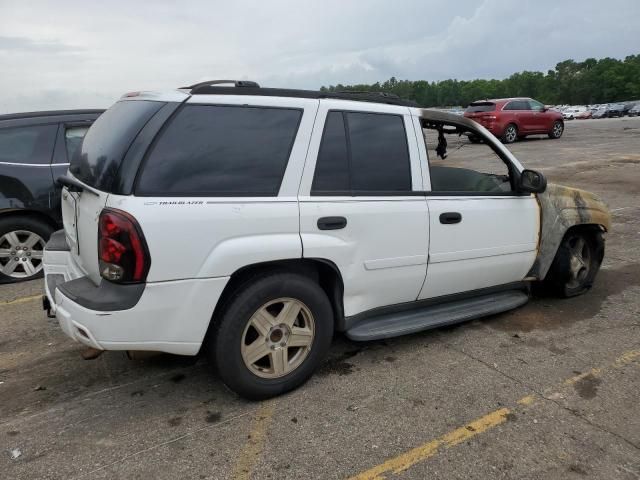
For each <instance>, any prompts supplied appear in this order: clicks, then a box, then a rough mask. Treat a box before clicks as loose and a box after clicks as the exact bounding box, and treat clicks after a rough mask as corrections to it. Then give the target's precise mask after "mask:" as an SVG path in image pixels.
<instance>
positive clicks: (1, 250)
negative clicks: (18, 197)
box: [0, 217, 53, 283]
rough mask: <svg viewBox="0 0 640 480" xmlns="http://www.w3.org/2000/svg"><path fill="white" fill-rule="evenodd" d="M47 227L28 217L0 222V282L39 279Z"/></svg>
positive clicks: (50, 231) (11, 218) (4, 219)
mask: <svg viewBox="0 0 640 480" xmlns="http://www.w3.org/2000/svg"><path fill="white" fill-rule="evenodd" d="M52 233H53V228H51V226H50V225H48V224H46V223H44V222H41V221H39V220H36V219H33V218H29V217H9V218H3V219H0V283H12V282H19V281H23V280H32V279H34V278H38V277H41V276H42V273H43V263H42V260H43V256H44V246H45V244H46V243H47V240H49V237H50V236H51V234H52Z"/></svg>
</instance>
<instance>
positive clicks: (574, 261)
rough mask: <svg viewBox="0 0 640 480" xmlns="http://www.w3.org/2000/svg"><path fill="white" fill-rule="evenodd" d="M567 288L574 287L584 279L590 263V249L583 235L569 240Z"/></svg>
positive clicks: (587, 273)
mask: <svg viewBox="0 0 640 480" xmlns="http://www.w3.org/2000/svg"><path fill="white" fill-rule="evenodd" d="M569 252H570V253H569V273H570V276H569V282H568V283H567V286H568V287H569V288H575V287H578V286H580V285H582V283H584V281H585V280H586V278H587V276H588V275H589V267H590V265H591V249H590V248H589V245H588V244H587V242H586V241H585V239H584V238H583V237H574V238H572V239H571V240H570V241H569Z"/></svg>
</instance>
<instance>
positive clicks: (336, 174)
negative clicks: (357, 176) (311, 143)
mask: <svg viewBox="0 0 640 480" xmlns="http://www.w3.org/2000/svg"><path fill="white" fill-rule="evenodd" d="M350 190H351V187H350V185H349V158H348V153H347V135H346V133H345V129H344V120H343V118H342V112H329V115H327V122H326V124H325V127H324V133H323V135H322V143H321V144H320V151H319V153H318V161H317V162H316V172H315V175H314V177H313V185H312V186H311V191H312V192H348V191H350Z"/></svg>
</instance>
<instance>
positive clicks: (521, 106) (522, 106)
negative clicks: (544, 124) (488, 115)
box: [503, 100, 530, 110]
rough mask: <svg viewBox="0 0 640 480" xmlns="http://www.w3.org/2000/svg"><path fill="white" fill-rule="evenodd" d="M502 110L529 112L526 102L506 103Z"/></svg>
mask: <svg viewBox="0 0 640 480" xmlns="http://www.w3.org/2000/svg"><path fill="white" fill-rule="evenodd" d="M503 110H530V108H529V102H528V101H526V100H514V101H512V102H509V103H507V104H506V105H505V107H504V108H503Z"/></svg>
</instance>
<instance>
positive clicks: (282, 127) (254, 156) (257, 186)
mask: <svg viewBox="0 0 640 480" xmlns="http://www.w3.org/2000/svg"><path fill="white" fill-rule="evenodd" d="M301 116H302V112H301V111H300V110H294V109H284V108H263V107H239V106H213V105H187V106H185V107H184V108H182V110H180V111H179V113H178V114H177V115H176V117H175V118H174V119H173V120H172V121H171V123H170V124H169V125H168V128H167V129H166V130H165V132H164V133H163V134H162V136H161V137H160V139H159V140H158V141H157V142H156V144H155V145H154V147H153V148H152V151H151V152H150V153H149V155H148V157H147V159H146V161H145V164H144V167H143V168H144V169H143V171H142V173H141V175H140V178H139V180H138V185H137V189H136V193H138V194H143V195H188V196H198V195H209V196H213V195H238V196H251V195H265V196H276V195H277V194H278V190H279V189H280V183H281V182H282V177H283V175H284V171H285V168H286V165H287V161H288V159H289V153H290V151H291V147H292V146H293V141H294V139H295V136H296V132H297V129H298V123H299V121H300V118H301Z"/></svg>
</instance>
